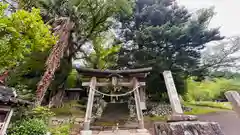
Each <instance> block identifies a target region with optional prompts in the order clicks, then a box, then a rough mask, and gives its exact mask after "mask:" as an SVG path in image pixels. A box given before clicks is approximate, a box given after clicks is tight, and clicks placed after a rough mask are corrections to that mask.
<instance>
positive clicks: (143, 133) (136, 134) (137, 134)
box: [92, 130, 151, 135]
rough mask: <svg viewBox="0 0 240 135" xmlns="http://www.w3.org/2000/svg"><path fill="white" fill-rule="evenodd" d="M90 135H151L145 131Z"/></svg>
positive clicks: (107, 132)
mask: <svg viewBox="0 0 240 135" xmlns="http://www.w3.org/2000/svg"><path fill="white" fill-rule="evenodd" d="M92 135H151V134H150V133H149V132H148V131H147V130H146V131H137V130H118V131H110V130H109V131H100V132H93V134H92Z"/></svg>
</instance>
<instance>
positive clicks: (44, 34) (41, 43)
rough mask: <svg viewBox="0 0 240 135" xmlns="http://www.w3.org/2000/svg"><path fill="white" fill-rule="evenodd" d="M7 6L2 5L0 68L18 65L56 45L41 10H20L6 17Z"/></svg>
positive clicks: (0, 13) (0, 18)
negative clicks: (34, 52) (24, 59)
mask: <svg viewBox="0 0 240 135" xmlns="http://www.w3.org/2000/svg"><path fill="white" fill-rule="evenodd" d="M7 7H8V6H7V5H5V4H3V3H0V33H1V35H0V59H1V61H0V68H1V70H4V69H6V68H11V67H13V66H15V65H17V64H18V63H19V62H21V60H23V58H24V57H28V56H29V54H30V53H31V52H33V51H44V50H46V49H49V48H51V46H52V45H54V44H55V43H56V38H55V37H54V36H53V34H52V33H51V31H50V30H49V29H50V26H48V25H46V24H44V22H43V20H42V17H41V16H40V10H39V9H35V8H33V9H32V11H31V12H28V11H25V10H18V11H17V12H15V13H12V14H11V15H6V14H5V10H6V9H7Z"/></svg>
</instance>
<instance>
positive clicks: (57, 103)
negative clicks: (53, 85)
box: [49, 88, 65, 108]
mask: <svg viewBox="0 0 240 135" xmlns="http://www.w3.org/2000/svg"><path fill="white" fill-rule="evenodd" d="M64 95H65V90H64V88H62V89H59V90H58V91H57V94H56V95H54V96H53V97H52V98H51V100H50V102H49V108H51V107H57V108H59V107H61V106H62V100H63V98H64Z"/></svg>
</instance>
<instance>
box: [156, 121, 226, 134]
mask: <svg viewBox="0 0 240 135" xmlns="http://www.w3.org/2000/svg"><path fill="white" fill-rule="evenodd" d="M154 130H155V135H224V133H223V132H222V131H221V128H220V126H219V124H218V123H216V122H200V121H181V122H170V123H163V122H159V123H155V124H154Z"/></svg>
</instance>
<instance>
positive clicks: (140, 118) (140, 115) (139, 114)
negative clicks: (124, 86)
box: [133, 78, 144, 129]
mask: <svg viewBox="0 0 240 135" xmlns="http://www.w3.org/2000/svg"><path fill="white" fill-rule="evenodd" d="M138 86H139V82H138V80H137V78H133V89H136V90H135V91H134V98H135V103H136V111H137V119H138V123H139V128H140V129H144V120H143V113H142V109H141V107H140V95H139V89H138Z"/></svg>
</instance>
